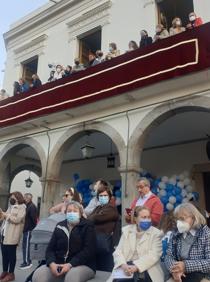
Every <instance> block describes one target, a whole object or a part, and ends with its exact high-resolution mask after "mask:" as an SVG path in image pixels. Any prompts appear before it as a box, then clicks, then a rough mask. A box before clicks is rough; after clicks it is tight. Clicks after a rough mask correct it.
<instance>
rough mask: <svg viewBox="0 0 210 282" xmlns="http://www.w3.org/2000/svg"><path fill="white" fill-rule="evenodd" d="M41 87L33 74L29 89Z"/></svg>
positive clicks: (37, 78) (36, 76)
mask: <svg viewBox="0 0 210 282" xmlns="http://www.w3.org/2000/svg"><path fill="white" fill-rule="evenodd" d="M41 85H42V82H41V80H40V78H39V76H38V75H37V74H33V75H32V84H31V88H33V89H34V88H37V87H40V86H41Z"/></svg>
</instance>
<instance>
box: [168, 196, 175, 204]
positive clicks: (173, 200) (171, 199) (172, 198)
mask: <svg viewBox="0 0 210 282" xmlns="http://www.w3.org/2000/svg"><path fill="white" fill-rule="evenodd" d="M169 202H170V203H171V204H175V203H176V197H174V196H171V197H169Z"/></svg>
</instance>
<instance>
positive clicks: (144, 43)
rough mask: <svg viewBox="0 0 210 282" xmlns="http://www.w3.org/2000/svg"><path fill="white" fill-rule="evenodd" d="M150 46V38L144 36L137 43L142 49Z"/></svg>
mask: <svg viewBox="0 0 210 282" xmlns="http://www.w3.org/2000/svg"><path fill="white" fill-rule="evenodd" d="M151 44H152V37H150V36H145V37H143V38H142V39H141V41H140V42H139V47H140V48H142V47H146V46H148V45H151Z"/></svg>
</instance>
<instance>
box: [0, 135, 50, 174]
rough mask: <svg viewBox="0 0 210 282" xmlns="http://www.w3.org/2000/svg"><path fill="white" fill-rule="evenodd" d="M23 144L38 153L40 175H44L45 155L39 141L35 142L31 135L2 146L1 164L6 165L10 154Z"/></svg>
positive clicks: (0, 153)
mask: <svg viewBox="0 0 210 282" xmlns="http://www.w3.org/2000/svg"><path fill="white" fill-rule="evenodd" d="M25 146H28V147H30V148H32V149H33V150H35V151H36V153H37V154H38V156H39V159H40V163H41V175H44V174H45V169H46V155H45V152H44V149H43V148H42V146H41V145H40V143H39V142H37V141H36V140H35V139H33V138H31V137H27V138H24V139H20V140H14V141H11V142H9V143H8V144H7V145H6V146H5V147H4V149H3V150H2V151H1V152H0V162H1V166H3V167H4V166H5V165H7V162H8V161H9V158H10V156H11V155H12V154H13V153H14V152H16V151H17V150H20V149H22V148H24V147H25Z"/></svg>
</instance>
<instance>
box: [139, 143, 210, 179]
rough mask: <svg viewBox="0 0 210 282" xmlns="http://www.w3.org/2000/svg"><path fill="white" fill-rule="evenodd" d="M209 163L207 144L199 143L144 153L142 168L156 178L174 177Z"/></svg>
mask: <svg viewBox="0 0 210 282" xmlns="http://www.w3.org/2000/svg"><path fill="white" fill-rule="evenodd" d="M208 162H209V161H208V158H207V155H206V142H199V143H192V144H187V145H179V146H172V147H166V148H161V149H153V150H148V151H144V152H143V154H142V160H141V167H142V168H144V169H146V170H147V171H149V172H151V173H153V174H154V175H156V176H164V175H166V176H172V175H174V174H180V173H182V172H183V171H185V170H187V171H191V170H192V168H193V165H195V164H203V163H208Z"/></svg>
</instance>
